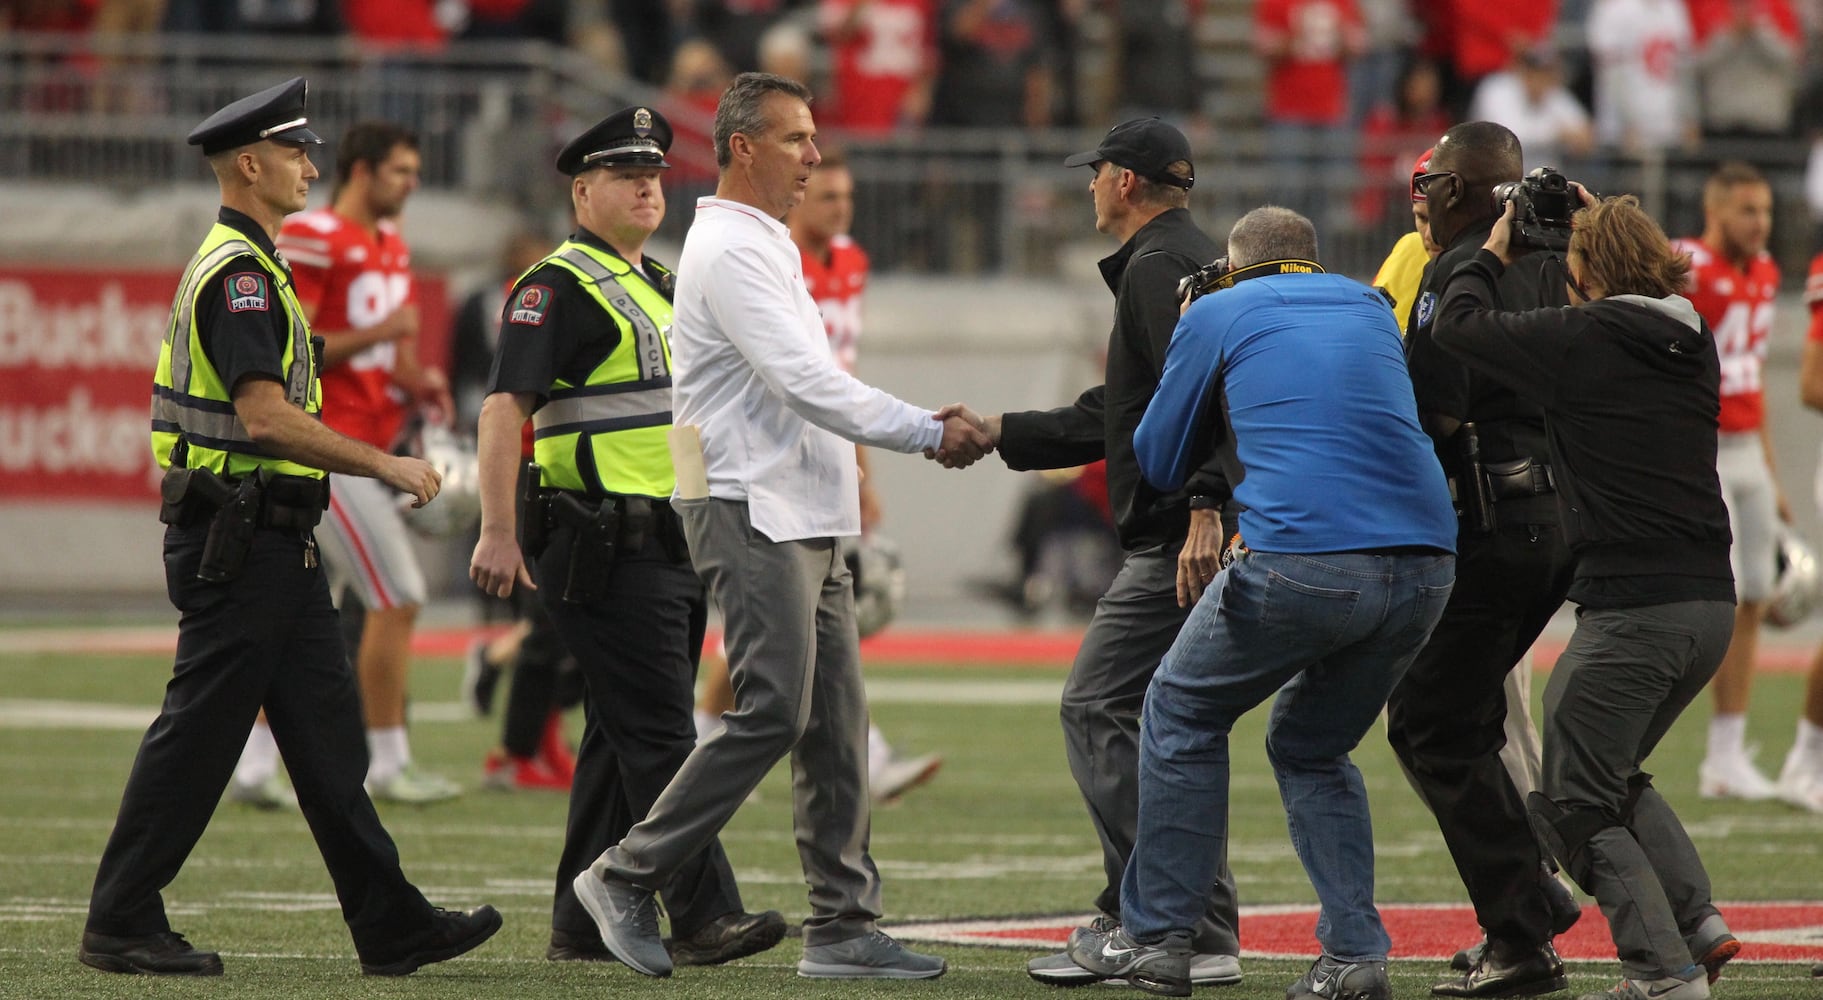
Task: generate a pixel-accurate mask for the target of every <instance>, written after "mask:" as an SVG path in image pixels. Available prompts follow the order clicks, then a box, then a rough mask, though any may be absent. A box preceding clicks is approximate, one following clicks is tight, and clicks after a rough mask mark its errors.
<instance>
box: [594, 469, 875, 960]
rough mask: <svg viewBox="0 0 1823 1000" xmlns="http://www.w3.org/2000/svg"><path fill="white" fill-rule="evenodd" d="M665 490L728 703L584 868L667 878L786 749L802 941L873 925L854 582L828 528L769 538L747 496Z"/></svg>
mask: <svg viewBox="0 0 1823 1000" xmlns="http://www.w3.org/2000/svg"><path fill="white" fill-rule="evenodd" d="M671 503H672V507H673V509H675V510H676V511H677V513H678V515H679V516H680V517H681V519H682V520H683V525H684V535H685V537H686V538H688V539H689V542H690V553H691V562H692V563H694V564H695V566H696V572H697V574H698V575H699V576H701V577H702V578H703V582H704V583H705V584H707V585H708V587H709V592H710V593H711V594H713V595H714V596H715V600H716V602H717V603H718V604H719V605H720V606H721V609H722V628H723V632H724V635H725V637H726V642H727V646H728V673H729V677H730V679H731V680H732V681H733V683H734V710H733V711H731V712H729V713H727V714H726V715H724V716H723V717H722V721H723V725H722V728H721V729H720V730H719V731H718V732H717V733H716V734H715V735H713V736H711V737H710V738H709V739H708V740H707V741H705V742H703V743H701V744H698V745H697V747H696V749H695V750H694V751H693V752H691V754H690V756H689V758H688V759H686V760H685V761H684V763H683V766H682V767H681V768H679V769H678V772H677V776H676V777H675V778H672V779H671V783H670V784H669V785H668V786H666V788H665V790H664V792H663V793H661V794H660V795H659V797H658V801H657V802H655V803H654V804H653V806H652V810H651V812H649V813H647V814H646V818H645V819H644V820H642V821H640V822H639V823H637V824H635V825H634V826H633V828H632V829H631V830H629V831H628V832H627V835H626V838H625V839H623V840H622V841H621V842H620V843H619V844H617V845H615V846H614V847H611V848H609V849H608V850H607V851H606V852H605V853H603V854H602V855H601V857H600V858H598V859H597V860H596V861H595V863H594V864H593V865H591V866H590V868H591V870H592V871H594V872H595V874H596V875H597V876H604V875H614V876H616V877H618V878H621V879H625V880H626V881H628V882H632V883H633V884H635V885H639V886H643V887H645V888H648V889H653V890H657V889H660V888H662V887H663V886H664V885H665V883H666V882H668V881H669V880H670V879H671V877H672V875H673V874H675V873H676V872H677V870H678V868H679V867H680V866H682V865H683V864H684V863H685V862H686V861H687V860H689V859H690V858H691V857H692V856H693V855H695V854H696V853H697V852H698V851H700V850H702V849H703V848H704V847H705V846H707V845H708V844H709V843H710V842H711V840H712V839H713V838H714V837H715V836H716V835H717V834H718V833H720V832H721V829H722V827H723V826H725V825H726V824H727V822H728V820H729V819H731V818H732V817H733V816H734V812H735V810H736V809H739V808H740V805H741V803H742V802H744V801H746V799H747V795H748V794H749V793H750V792H752V791H753V789H754V787H755V786H757V785H758V784H759V783H760V779H762V778H764V777H765V776H766V774H767V772H769V771H771V770H772V766H773V765H774V764H776V763H778V761H779V759H780V758H782V757H784V756H785V755H786V754H790V755H791V778H792V793H791V806H792V817H793V830H794V832H795V834H796V836H797V844H798V857H799V859H800V861H801V862H802V864H803V866H804V880H805V881H806V882H808V883H809V885H810V919H809V920H807V921H805V924H804V944H805V945H806V946H816V945H825V944H834V943H836V942H838V941H846V940H848V939H850V938H855V937H860V936H861V935H863V934H867V933H870V932H872V931H873V929H874V922H875V921H876V920H878V919H879V917H880V873H879V871H878V870H877V869H875V867H874V862H873V858H872V857H870V856H869V855H868V843H867V842H868V835H869V830H870V824H871V821H872V813H871V803H870V801H869V799H868V794H867V700H866V691H865V689H864V688H863V686H862V683H861V661H860V651H859V640H858V639H857V637H856V633H855V618H854V592H853V585H852V584H851V583H850V579H849V573H848V567H847V566H846V565H845V564H844V563H843V562H842V556H841V552H840V550H839V547H838V546H837V545H836V540H835V539H833V538H813V539H804V540H800V541H791V542H774V541H771V540H769V539H767V538H766V537H765V536H764V535H761V534H760V533H759V532H757V531H755V530H754V528H753V525H752V522H751V520H750V519H749V517H748V509H747V504H746V503H745V502H742V501H732V500H717V499H713V498H710V499H701V500H683V499H674V500H672V502H671Z"/></svg>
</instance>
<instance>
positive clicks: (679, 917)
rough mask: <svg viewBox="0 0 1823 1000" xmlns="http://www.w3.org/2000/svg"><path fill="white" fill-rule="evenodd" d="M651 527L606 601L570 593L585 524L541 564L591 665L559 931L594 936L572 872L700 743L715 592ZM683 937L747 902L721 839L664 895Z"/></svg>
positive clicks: (582, 665) (557, 910)
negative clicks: (701, 682)
mask: <svg viewBox="0 0 1823 1000" xmlns="http://www.w3.org/2000/svg"><path fill="white" fill-rule="evenodd" d="M657 534H658V533H657V531H648V532H647V533H646V538H645V543H644V545H643V546H642V547H641V548H640V550H639V551H637V552H626V551H619V552H616V553H615V556H614V563H613V565H612V566H611V567H610V568H609V570H608V575H607V584H606V586H605V587H603V588H602V592H601V596H600V598H599V599H598V600H595V601H591V602H589V603H587V604H577V603H572V602H569V601H565V600H564V599H563V590H564V581H566V580H567V579H569V572H570V548H571V544H572V542H573V541H574V538H575V529H573V528H570V527H568V526H567V525H559V526H557V527H555V528H553V529H552V530H551V535H550V541H549V544H548V545H547V546H546V547H545V550H544V554H543V555H542V556H541V557H539V559H538V561H537V563H538V564H537V569H536V573H535V576H536V578H537V580H538V593H539V595H540V596H541V597H542V598H543V599H544V606H545V610H547V611H549V612H550V615H551V621H552V623H553V624H555V625H556V626H557V634H558V635H559V636H561V637H562V638H563V643H564V645H565V646H567V647H568V648H569V651H570V655H571V656H574V657H575V658H576V664H577V667H578V668H579V669H580V670H581V671H582V676H583V685H584V690H585V693H584V697H583V712H584V717H585V721H584V724H583V729H582V744H581V746H580V747H579V748H578V750H577V754H576V780H575V782H574V784H572V786H571V789H570V815H569V821H568V823H567V824H566V828H565V831H564V838H563V855H562V857H561V858H560V859H559V861H558V863H557V896H556V899H555V900H554V901H553V905H552V910H551V928H552V929H553V930H556V931H562V932H565V933H568V934H574V935H579V936H581V937H585V938H589V939H594V938H595V937H596V936H597V935H598V933H599V932H598V931H597V930H596V927H595V922H594V920H593V919H592V918H591V917H590V916H589V914H588V911H587V910H584V909H583V908H582V904H581V903H580V902H579V901H578V900H577V899H576V891H575V889H574V887H572V886H571V884H570V883H571V880H572V879H574V878H575V877H576V875H577V873H578V872H581V871H582V870H583V869H585V868H587V867H589V866H590V865H591V864H593V863H594V862H595V859H596V858H597V857H599V856H600V855H601V853H602V852H603V851H606V850H607V849H608V848H610V847H613V846H614V845H615V844H618V843H620V840H621V838H622V837H624V836H626V833H627V831H628V830H629V829H632V827H633V824H634V823H637V822H639V821H640V820H642V819H644V818H645V816H646V813H647V812H649V811H650V810H651V809H652V803H654V802H656V801H658V796H659V793H660V792H663V791H664V790H665V786H666V785H668V784H670V783H671V777H672V775H675V774H676V773H677V769H678V768H679V767H682V766H683V763H684V759H685V758H687V757H689V756H690V751H691V750H693V749H695V747H696V723H695V721H694V718H693V710H694V706H695V703H696V663H697V659H698V658H699V657H700V656H701V655H702V650H703V632H704V629H705V628H706V627H707V623H708V599H707V597H706V595H705V594H704V593H703V584H702V581H700V580H698V579H697V577H696V573H695V571H693V570H692V569H691V568H690V563H689V561H688V560H683V561H674V560H672V559H671V558H670V557H668V556H667V555H666V554H665V552H664V549H663V547H662V546H661V545H660V544H659V541H658V538H657ZM659 895H660V896H661V897H662V898H663V900H664V904H665V912H666V913H667V914H668V915H669V916H670V918H671V933H672V936H673V937H679V938H681V937H688V936H689V935H691V934H694V933H695V932H696V931H697V930H699V929H701V928H702V927H703V926H704V925H706V924H708V923H709V922H710V921H712V920H715V919H716V918H717V917H721V916H724V915H726V914H729V913H736V912H739V911H740V910H741V909H742V905H741V894H740V888H739V887H738V885H737V884H736V883H735V880H734V869H733V868H732V867H731V866H730V865H729V864H728V856H727V854H726V853H724V852H723V851H722V845H721V841H719V840H716V841H713V842H711V843H710V844H709V846H708V847H706V848H704V849H703V850H702V852H701V853H699V854H697V855H696V856H695V857H694V858H692V859H691V860H690V862H689V863H688V864H686V865H684V867H683V868H682V869H681V870H679V871H678V873H677V875H676V876H675V877H674V878H672V879H671V881H670V882H669V883H667V884H666V885H665V887H664V888H663V889H662V890H661V891H660V893H659Z"/></svg>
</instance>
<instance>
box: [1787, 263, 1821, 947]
mask: <svg viewBox="0 0 1823 1000" xmlns="http://www.w3.org/2000/svg"><path fill="white" fill-rule="evenodd" d="M1804 302H1805V304H1806V305H1808V306H1809V307H1810V333H1809V335H1808V336H1807V337H1806V338H1805V340H1804V361H1803V366H1802V367H1801V368H1800V369H1799V375H1798V387H1799V390H1800V392H1802V394H1803V398H1804V405H1805V406H1808V407H1810V408H1811V409H1813V410H1823V253H1819V254H1817V255H1816V257H1814V258H1812V259H1811V262H1810V277H1809V279H1808V280H1806V281H1805V283H1804ZM1817 500H1818V502H1819V503H1823V460H1819V462H1818V466H1817ZM1777 788H1778V794H1779V797H1780V798H1782V799H1784V800H1785V801H1787V802H1790V803H1791V804H1792V805H1796V806H1802V807H1803V808H1805V809H1809V810H1810V811H1811V812H1817V813H1823V648H1819V649H1818V650H1817V652H1816V655H1815V656H1814V657H1812V659H1811V661H1810V677H1809V679H1808V680H1807V681H1806V682H1805V685H1804V714H1803V715H1801V716H1799V717H1798V736H1797V740H1796V741H1795V742H1793V743H1792V746H1791V752H1790V753H1788V754H1786V756H1785V766H1784V768H1783V769H1782V770H1781V771H1780V772H1779V780H1778V785H1777ZM1811 974H1812V975H1818V976H1823V964H1819V965H1818V966H1817V967H1816V968H1815V969H1813V970H1811Z"/></svg>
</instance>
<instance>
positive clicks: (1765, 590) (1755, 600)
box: [1675, 163, 1791, 799]
mask: <svg viewBox="0 0 1823 1000" xmlns="http://www.w3.org/2000/svg"><path fill="white" fill-rule="evenodd" d="M1771 235H1772V187H1771V185H1769V184H1767V183H1766V179H1765V178H1764V177H1763V176H1761V174H1760V172H1759V171H1758V170H1755V169H1754V168H1753V167H1751V166H1748V165H1747V164H1745V163H1724V164H1722V165H1721V166H1720V167H1718V168H1716V170H1715V172H1714V173H1713V174H1711V175H1710V177H1709V180H1708V182H1707V183H1706V184H1704V186H1703V235H1702V236H1701V237H1700V238H1698V239H1694V240H1690V239H1685V240H1679V241H1677V243H1676V245H1675V247H1676V249H1678V250H1681V251H1683V252H1685V253H1688V254H1689V255H1690V284H1689V287H1688V289H1686V291H1685V293H1684V294H1685V295H1686V296H1687V297H1688V298H1689V299H1690V301H1691V303H1692V304H1693V305H1695V306H1696V311H1697V312H1698V313H1699V314H1701V316H1702V317H1703V321H1704V322H1706V323H1708V324H1709V329H1710V330H1711V331H1712V332H1713V333H1714V335H1715V347H1716V353H1717V354H1718V355H1719V356H1720V358H1721V363H1722V411H1721V424H1720V429H1721V438H1720V446H1719V448H1718V450H1717V458H1716V472H1717V474H1718V475H1719V476H1720V477H1721V480H1722V494H1723V496H1724V497H1725V498H1726V499H1727V501H1728V520H1729V530H1730V531H1732V532H1733V534H1734V549H1733V553H1732V558H1733V562H1734V579H1735V591H1736V595H1737V597H1736V600H1737V604H1736V608H1735V617H1734V640H1733V642H1732V643H1730V645H1729V647H1728V655H1727V656H1726V657H1724V658H1723V660H1722V667H1721V669H1720V670H1718V671H1717V672H1716V675H1715V681H1714V682H1713V684H1712V686H1711V689H1712V690H1713V691H1714V697H1715V714H1714V715H1713V716H1711V718H1710V720H1709V750H1708V753H1707V755H1706V756H1705V757H1704V759H1703V763H1702V766H1701V768H1700V769H1699V771H1698V776H1699V782H1698V783H1699V790H1700V791H1701V792H1702V794H1703V797H1705V798H1722V797H1726V798H1741V799H1766V798H1771V797H1772V796H1773V795H1774V788H1773V783H1772V782H1771V781H1769V780H1768V779H1767V778H1766V776H1765V775H1763V774H1761V773H1760V771H1759V769H1758V768H1756V767H1754V765H1753V761H1752V760H1751V759H1750V758H1749V756H1748V752H1747V748H1746V742H1745V736H1746V730H1747V701H1748V694H1749V691H1750V689H1751V686H1752V683H1753V661H1754V656H1755V653H1756V652H1757V651H1758V648H1759V638H1760V621H1761V618H1762V616H1763V614H1764V612H1765V601H1766V599H1767V598H1768V597H1770V596H1771V594H1772V587H1773V581H1774V579H1775V576H1776V574H1775V572H1774V559H1775V556H1776V552H1777V545H1778V542H1777V532H1778V522H1779V521H1786V522H1789V521H1790V520H1791V511H1790V509H1789V508H1788V507H1787V506H1786V503H1785V495H1784V492H1783V491H1782V490H1780V489H1779V483H1778V478H1777V477H1776V476H1775V475H1774V472H1773V463H1772V439H1771V437H1770V436H1769V435H1768V432H1767V426H1766V398H1765V392H1764V390H1763V389H1762V386H1761V368H1762V367H1763V365H1764V362H1765V360H1766V342H1767V337H1768V335H1770V334H1771V332H1772V311H1773V298H1774V296H1776V295H1777V294H1778V290H1779V268H1778V265H1777V264H1775V263H1774V262H1773V259H1772V255H1771V254H1769V253H1767V252H1766V242H1767V240H1768V238H1769V237H1770V236H1771Z"/></svg>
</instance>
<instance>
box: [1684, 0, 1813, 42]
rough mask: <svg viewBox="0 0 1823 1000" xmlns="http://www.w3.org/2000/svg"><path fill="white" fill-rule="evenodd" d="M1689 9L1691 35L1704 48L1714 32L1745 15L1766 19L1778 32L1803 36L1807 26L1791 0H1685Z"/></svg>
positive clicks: (1752, 18)
mask: <svg viewBox="0 0 1823 1000" xmlns="http://www.w3.org/2000/svg"><path fill="white" fill-rule="evenodd" d="M1684 5H1685V7H1687V8H1689V11H1690V37H1691V40H1692V41H1694V42H1695V43H1696V47H1697V48H1699V49H1701V48H1702V47H1703V46H1704V45H1705V44H1706V43H1707V42H1708V41H1709V37H1710V36H1711V35H1714V34H1715V33H1716V32H1718V31H1721V30H1723V29H1726V28H1730V27H1733V26H1734V25H1736V24H1737V23H1739V22H1740V20H1741V18H1742V15H1743V14H1745V15H1746V18H1747V19H1748V20H1750V21H1753V22H1764V23H1766V24H1770V25H1772V26H1773V27H1774V28H1776V29H1777V30H1778V32H1779V34H1781V35H1783V36H1785V37H1787V38H1792V39H1798V38H1802V37H1803V35H1804V25H1803V23H1802V22H1800V21H1799V20H1798V12H1797V11H1796V10H1794V9H1793V8H1792V4H1791V0H1684Z"/></svg>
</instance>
